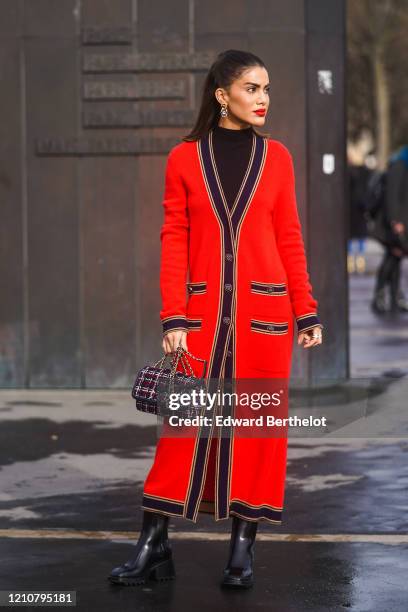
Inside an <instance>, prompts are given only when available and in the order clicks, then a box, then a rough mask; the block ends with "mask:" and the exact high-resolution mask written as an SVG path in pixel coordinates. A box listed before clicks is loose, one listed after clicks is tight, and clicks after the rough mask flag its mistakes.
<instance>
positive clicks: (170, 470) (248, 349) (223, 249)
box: [110, 50, 323, 587]
mask: <svg viewBox="0 0 408 612" xmlns="http://www.w3.org/2000/svg"><path fill="white" fill-rule="evenodd" d="M268 107H269V82H268V73H267V70H266V68H265V65H264V63H263V62H262V60H261V59H260V58H259V57H257V56H255V55H253V54H252V53H248V52H245V51H236V50H229V51H225V52H224V53H221V54H220V55H219V56H218V58H217V59H216V61H215V62H214V64H213V65H212V66H211V68H210V70H209V73H208V75H207V77H206V80H205V83H204V88H203V96H202V101H201V108H200V111H199V115H198V118H197V122H196V124H195V126H194V128H193V130H192V131H191V133H190V134H189V135H188V136H186V137H185V138H184V141H183V142H182V143H180V144H179V145H177V146H175V147H174V148H173V149H172V150H171V151H170V154H169V156H168V160H167V168H166V180H165V195H164V202H163V205H164V211H165V218H164V224H163V226H162V230H161V241H162V252H161V272H160V285H161V295H162V305H163V308H162V310H161V312H160V317H161V321H162V324H163V349H164V351H165V353H166V354H169V353H174V352H175V351H176V350H177V348H178V347H179V345H181V346H182V347H183V348H184V349H185V350H188V351H190V352H191V353H192V354H193V355H194V356H197V357H199V358H202V359H206V360H207V366H208V367H207V371H206V376H207V378H208V379H210V380H215V381H219V380H227V379H229V380H232V379H257V378H258V379H259V378H264V379H272V378H276V379H278V380H279V379H287V378H288V377H289V372H290V363H291V354H292V345H293V333H294V322H293V318H294V317H293V315H294V316H295V318H296V321H297V331H298V343H299V344H303V346H304V347H305V348H311V347H313V346H318V345H319V344H321V342H322V338H321V328H322V327H323V326H322V325H321V323H320V322H319V319H318V316H317V311H316V307H317V301H316V300H315V299H314V298H313V297H312V295H311V285H310V282H309V276H308V273H307V267H306V260H305V252H304V245H303V240H302V235H301V228H300V223H299V218H298V212H297V207H296V198H295V187H294V174H293V164H292V158H291V155H290V153H289V151H288V150H287V149H286V147H285V146H284V145H283V144H282V143H280V142H279V141H277V140H271V139H268V138H266V137H264V136H262V135H260V134H259V133H258V131H257V130H256V128H258V127H261V126H263V125H264V123H265V117H266V113H267V111H268ZM187 272H189V282H188V283H186V277H187ZM186 287H187V289H188V296H187V295H186ZM187 338H188V343H187ZM189 361H190V364H191V367H192V368H193V370H194V373H195V375H196V376H200V375H202V371H201V367H202V364H201V363H200V362H195V361H194V360H191V359H190V360H189ZM227 429H228V428H227ZM205 433H206V431H205V428H201V427H200V428H197V430H196V435H194V436H191V437H189V438H180V437H178V438H177V437H170V436H169V437H161V438H160V440H159V442H158V445H157V449H156V456H155V461H154V464H153V466H152V468H151V470H150V472H149V474H148V476H147V478H146V481H145V483H144V490H143V503H142V508H143V509H144V514H143V526H142V531H141V535H140V539H139V541H138V543H137V546H136V551H135V555H134V557H133V558H132V559H131V560H130V561H128V562H127V563H125V564H124V565H122V566H119V567H117V568H114V570H113V571H112V573H111V575H110V579H111V580H112V582H115V583H119V584H138V583H141V582H143V581H144V580H145V579H146V578H147V577H153V578H156V579H165V578H172V577H173V576H174V575H175V574H174V566H173V561H172V552H171V546H170V543H169V540H168V534H167V526H168V519H169V516H178V517H184V518H185V519H188V520H191V521H193V522H196V521H197V515H198V513H199V512H207V513H208V512H209V513H211V514H213V515H214V518H215V520H224V519H227V518H229V517H232V530H231V542H230V550H229V559H228V563H227V566H226V567H225V569H224V575H223V580H222V585H225V586H238V587H249V586H251V585H252V584H253V568H252V562H253V546H254V541H255V535H256V531H257V526H258V522H259V521H261V520H266V521H269V522H271V523H274V524H280V523H281V514H282V508H283V489H284V480H285V470H286V447H287V438H286V437H275V438H272V437H255V438H250V437H234V435H232V432H231V430H228V431H222V434H219V433H218V435H219V437H218V438H217V437H213V436H211V435H208V436H206V435H204V434H205Z"/></svg>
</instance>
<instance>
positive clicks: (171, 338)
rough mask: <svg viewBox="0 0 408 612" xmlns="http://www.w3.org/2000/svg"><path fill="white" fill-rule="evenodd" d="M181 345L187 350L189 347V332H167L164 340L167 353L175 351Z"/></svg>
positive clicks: (163, 343) (163, 345) (163, 344)
mask: <svg viewBox="0 0 408 612" xmlns="http://www.w3.org/2000/svg"><path fill="white" fill-rule="evenodd" d="M179 346H181V347H182V348H183V349H185V350H186V351H187V350H188V348H187V332H185V331H183V330H176V331H173V332H169V333H168V334H166V335H165V336H164V338H163V341H162V347H163V350H164V352H165V353H166V355H167V354H168V353H175V352H176V350H177V348H178V347H179Z"/></svg>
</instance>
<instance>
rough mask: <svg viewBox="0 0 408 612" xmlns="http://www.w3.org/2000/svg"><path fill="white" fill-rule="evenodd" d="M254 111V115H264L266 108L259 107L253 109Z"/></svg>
mask: <svg viewBox="0 0 408 612" xmlns="http://www.w3.org/2000/svg"><path fill="white" fill-rule="evenodd" d="M254 113H255V114H256V115H258V116H259V117H264V116H265V114H266V110H265V109H264V108H262V109H259V110H256V111H254Z"/></svg>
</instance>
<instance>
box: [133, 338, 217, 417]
mask: <svg viewBox="0 0 408 612" xmlns="http://www.w3.org/2000/svg"><path fill="white" fill-rule="evenodd" d="M171 355H173V357H172V362H171V366H170V367H164V364H165V361H166V358H167V357H169V356H171ZM186 355H189V356H190V357H192V358H193V359H196V360H198V361H202V362H203V363H204V367H203V373H202V376H201V377H196V376H194V372H193V370H192V368H191V365H190V363H189V362H188V360H187V358H186ZM179 361H180V363H181V365H182V367H183V370H184V372H177V371H176V369H177V364H178V363H179ZM206 369H207V361H206V360H205V359H201V358H200V357H195V356H194V355H192V353H190V352H189V351H186V350H185V349H184V348H183V347H181V346H178V347H177V349H176V351H175V353H174V354H172V353H167V354H165V355H164V356H163V357H162V358H161V359H159V360H158V361H157V362H156V363H155V364H154V365H147V366H145V367H144V368H142V369H141V370H139V372H138V374H137V376H136V380H135V382H134V384H133V387H132V397H133V399H134V400H135V401H136V409H137V410H140V411H142V412H149V413H151V414H156V415H161V416H169V415H170V414H172V411H171V409H170V407H169V399H170V394H171V393H188V392H191V391H192V390H196V391H197V392H199V391H200V389H203V390H205V378H204V377H205V373H206ZM202 408H203V406H200V405H197V404H194V403H193V402H190V403H188V404H187V403H183V405H182V406H180V409H179V410H178V412H179V414H180V413H182V415H183V417H194V416H198V415H199V414H200V412H201V410H202Z"/></svg>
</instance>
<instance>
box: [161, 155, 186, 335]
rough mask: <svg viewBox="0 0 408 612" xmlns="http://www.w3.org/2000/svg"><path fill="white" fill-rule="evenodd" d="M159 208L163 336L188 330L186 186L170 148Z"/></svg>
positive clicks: (178, 164)
mask: <svg viewBox="0 0 408 612" xmlns="http://www.w3.org/2000/svg"><path fill="white" fill-rule="evenodd" d="M163 208H164V221H163V224H162V227H161V230H160V241H161V261H160V293H161V298H162V308H161V310H160V319H161V322H162V326H163V336H165V335H166V334H167V333H168V332H170V331H174V330H176V329H182V330H185V331H188V327H187V319H186V307H187V295H186V277H187V270H188V242H189V218H188V210H187V193H186V188H185V185H184V183H183V179H182V176H181V174H180V163H179V161H178V159H177V157H175V155H174V149H172V150H171V151H170V153H169V155H168V158H167V164H166V174H165V188H164V199H163Z"/></svg>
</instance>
